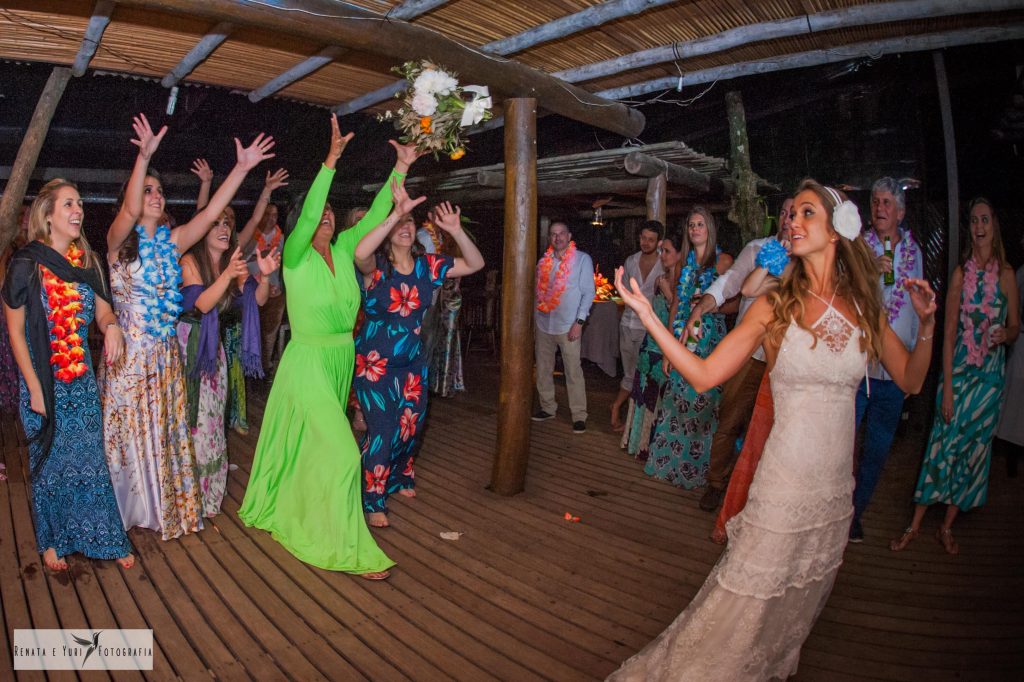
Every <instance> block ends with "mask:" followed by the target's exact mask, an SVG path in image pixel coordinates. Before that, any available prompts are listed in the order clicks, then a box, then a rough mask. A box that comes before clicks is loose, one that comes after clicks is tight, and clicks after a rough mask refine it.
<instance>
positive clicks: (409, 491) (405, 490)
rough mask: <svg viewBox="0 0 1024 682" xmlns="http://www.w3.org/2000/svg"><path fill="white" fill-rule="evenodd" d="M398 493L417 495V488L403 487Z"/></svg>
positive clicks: (406, 495) (403, 495) (407, 495)
mask: <svg viewBox="0 0 1024 682" xmlns="http://www.w3.org/2000/svg"><path fill="white" fill-rule="evenodd" d="M398 494H399V495H401V496H402V497H416V489H415V488H402V489H401V490H399V491H398Z"/></svg>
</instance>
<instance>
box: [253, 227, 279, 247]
mask: <svg viewBox="0 0 1024 682" xmlns="http://www.w3.org/2000/svg"><path fill="white" fill-rule="evenodd" d="M283 236H284V233H282V232H281V228H280V227H278V226H277V225H274V236H273V237H271V238H270V239H269V240H268V239H267V238H266V237H265V236H264V235H263V233H262V232H261V231H259V230H256V248H257V249H259V252H260V253H266V252H267V251H268V250H277V247H278V245H279V244H280V243H281V238H282V237H283Z"/></svg>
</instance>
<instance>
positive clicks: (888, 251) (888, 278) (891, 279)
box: [882, 237, 896, 287]
mask: <svg viewBox="0 0 1024 682" xmlns="http://www.w3.org/2000/svg"><path fill="white" fill-rule="evenodd" d="M883 255H884V256H885V257H886V258H888V259H889V262H890V263H892V270H890V271H889V272H883V273H882V281H883V282H884V283H885V286H887V287H891V286H892V285H893V284H895V283H896V258H895V257H894V255H893V250H892V240H891V239H889V238H888V237H886V238H885V251H884V252H883Z"/></svg>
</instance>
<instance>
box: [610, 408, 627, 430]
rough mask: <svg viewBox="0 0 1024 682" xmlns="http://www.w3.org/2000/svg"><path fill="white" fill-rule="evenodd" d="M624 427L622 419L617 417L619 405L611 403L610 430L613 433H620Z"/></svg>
mask: <svg viewBox="0 0 1024 682" xmlns="http://www.w3.org/2000/svg"><path fill="white" fill-rule="evenodd" d="M625 428H626V427H625V426H624V425H623V424H622V420H621V419H619V407H618V405H612V431H614V432H615V433H622V431H623V429H625Z"/></svg>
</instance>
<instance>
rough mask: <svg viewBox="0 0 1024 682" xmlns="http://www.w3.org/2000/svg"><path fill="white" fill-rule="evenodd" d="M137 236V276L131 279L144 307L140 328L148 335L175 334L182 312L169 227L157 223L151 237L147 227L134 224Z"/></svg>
mask: <svg viewBox="0 0 1024 682" xmlns="http://www.w3.org/2000/svg"><path fill="white" fill-rule="evenodd" d="M135 232H136V233H137V234H138V235H139V265H140V269H139V278H138V281H136V282H133V285H134V287H135V288H136V290H137V292H138V300H139V302H140V303H141V304H142V305H143V306H144V308H145V312H144V313H143V316H142V330H143V331H144V332H146V333H147V334H149V335H150V336H155V337H157V338H159V339H167V338H170V337H172V336H174V334H175V325H176V324H177V321H178V316H179V315H181V311H182V308H181V291H180V289H181V266H180V265H179V264H178V249H177V247H176V246H175V245H174V242H172V241H171V230H170V228H169V227H167V226H166V225H160V226H159V227H157V228H156V232H155V233H154V234H153V236H152V237H149V236H147V235H146V228H145V227H143V226H142V225H136V226H135Z"/></svg>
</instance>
